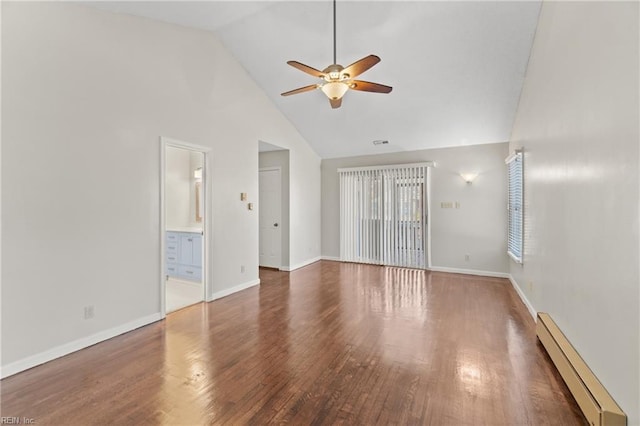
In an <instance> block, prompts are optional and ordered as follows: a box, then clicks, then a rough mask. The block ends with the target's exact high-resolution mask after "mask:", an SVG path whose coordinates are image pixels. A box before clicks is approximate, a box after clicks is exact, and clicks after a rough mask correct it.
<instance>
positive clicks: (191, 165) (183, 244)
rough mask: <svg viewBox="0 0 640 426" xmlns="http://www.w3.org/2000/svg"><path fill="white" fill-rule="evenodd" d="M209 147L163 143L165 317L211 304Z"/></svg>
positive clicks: (163, 304)
mask: <svg viewBox="0 0 640 426" xmlns="http://www.w3.org/2000/svg"><path fill="white" fill-rule="evenodd" d="M206 150H207V149H206V148H204V147H198V146H195V145H191V144H187V143H184V142H179V141H174V140H169V139H167V138H162V152H163V155H162V157H163V158H162V160H163V161H162V170H163V173H162V179H163V181H162V182H163V185H162V187H163V190H162V197H161V198H162V208H161V211H162V212H163V215H162V220H161V222H162V225H161V227H162V229H161V241H162V244H161V246H162V253H161V256H162V257H161V259H162V261H161V264H162V277H163V280H162V281H163V282H162V288H161V291H162V313H163V314H167V313H170V312H173V311H177V310H179V309H182V308H185V307H187V306H190V305H193V304H196V303H200V302H202V301H204V300H205V299H206V282H207V281H206V275H207V274H206V270H207V261H206V259H207V256H206V255H205V252H206V250H205V247H206V244H205V240H206V238H205V235H206V231H207V230H208V229H209V227H208V226H207V223H206V222H207V220H206V218H207V212H206V210H207V209H206V205H207V196H206V193H207V191H206V190H205V189H206V177H207V170H206V164H207V161H206V155H207V154H206Z"/></svg>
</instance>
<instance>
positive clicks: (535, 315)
mask: <svg viewBox="0 0 640 426" xmlns="http://www.w3.org/2000/svg"><path fill="white" fill-rule="evenodd" d="M509 281H511V285H512V286H513V289H514V290H515V291H516V293H518V296H520V300H522V303H524V306H526V307H527V310H528V311H529V313H530V314H531V316H532V317H533V321H534V322H537V321H538V312H536V310H535V308H534V307H533V305H532V304H531V302H530V301H529V299H527V296H525V294H524V292H523V291H522V290H521V289H520V286H519V285H518V283H517V282H516V280H515V278H513V276H512V275H511V274H509Z"/></svg>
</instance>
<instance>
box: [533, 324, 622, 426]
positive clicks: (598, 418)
mask: <svg viewBox="0 0 640 426" xmlns="http://www.w3.org/2000/svg"><path fill="white" fill-rule="evenodd" d="M536 334H537V335H538V339H540V342H541V343H542V345H543V346H544V348H545V349H546V350H547V353H548V354H549V357H550V358H551V360H552V361H553V363H554V364H555V366H556V368H557V369H558V371H559V372H560V375H561V376H562V378H563V379H564V381H565V383H566V384H567V387H568V388H569V390H570V391H571V394H572V395H573V397H574V398H575V400H576V402H577V403H578V406H579V407H580V409H581V410H582V413H583V414H584V416H585V417H586V419H587V421H588V422H589V424H590V425H592V426H626V424H627V416H626V414H624V412H623V411H622V410H621V409H620V407H619V406H618V404H616V402H615V401H614V400H613V398H612V397H611V395H609V392H607V390H606V389H605V388H604V386H602V383H600V381H599V380H598V379H597V378H596V376H595V375H594V374H593V372H592V371H591V370H590V369H589V367H587V364H586V363H585V362H584V360H583V359H582V358H581V357H580V355H578V352H576V350H575V349H574V348H573V346H571V343H569V341H568V340H567V338H566V337H565V335H564V334H563V333H562V331H560V329H559V328H558V326H557V325H556V323H554V322H553V320H552V319H551V317H550V316H549V315H548V314H545V313H542V312H539V313H538V322H537V324H536Z"/></svg>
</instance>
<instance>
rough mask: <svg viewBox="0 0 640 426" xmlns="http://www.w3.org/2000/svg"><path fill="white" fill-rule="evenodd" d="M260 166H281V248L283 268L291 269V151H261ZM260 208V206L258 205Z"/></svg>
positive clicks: (259, 156)
mask: <svg viewBox="0 0 640 426" xmlns="http://www.w3.org/2000/svg"><path fill="white" fill-rule="evenodd" d="M258 166H259V167H260V168H261V169H262V168H265V167H280V178H281V180H282V187H281V188H280V189H281V191H280V193H281V208H280V212H281V215H282V216H281V218H280V222H281V233H282V235H281V237H282V243H281V250H282V252H281V253H282V265H281V269H283V270H286V269H289V265H290V264H291V262H290V259H289V257H290V251H289V246H290V244H289V226H290V220H289V210H290V207H289V187H290V185H291V182H290V179H289V151H288V150H281V151H269V152H260V153H259V154H258ZM258 208H260V206H258Z"/></svg>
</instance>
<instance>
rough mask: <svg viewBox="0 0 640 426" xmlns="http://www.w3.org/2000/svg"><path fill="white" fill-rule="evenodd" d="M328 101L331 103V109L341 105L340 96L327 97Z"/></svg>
mask: <svg viewBox="0 0 640 426" xmlns="http://www.w3.org/2000/svg"><path fill="white" fill-rule="evenodd" d="M329 103H330V104H331V108H333V109H336V108H340V105H342V98H340V99H329Z"/></svg>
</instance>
